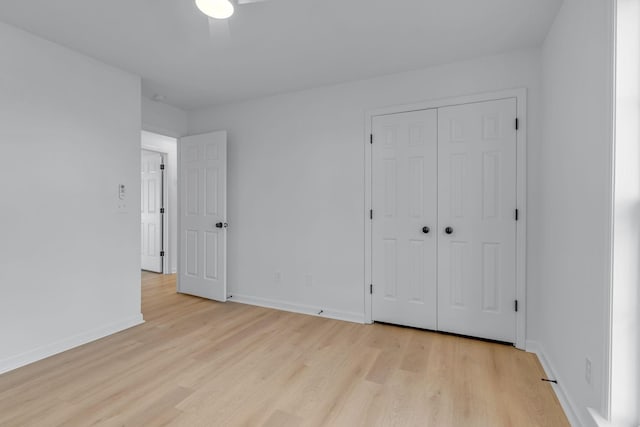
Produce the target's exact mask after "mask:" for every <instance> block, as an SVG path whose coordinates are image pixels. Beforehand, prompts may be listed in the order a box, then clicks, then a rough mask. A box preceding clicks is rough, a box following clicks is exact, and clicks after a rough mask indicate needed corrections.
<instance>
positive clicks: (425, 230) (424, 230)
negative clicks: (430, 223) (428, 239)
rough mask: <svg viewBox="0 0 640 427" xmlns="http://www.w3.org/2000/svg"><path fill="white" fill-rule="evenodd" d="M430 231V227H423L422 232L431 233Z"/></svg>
mask: <svg viewBox="0 0 640 427" xmlns="http://www.w3.org/2000/svg"><path fill="white" fill-rule="evenodd" d="M430 231H431V229H430V228H429V227H422V232H423V233H424V234H429V232H430Z"/></svg>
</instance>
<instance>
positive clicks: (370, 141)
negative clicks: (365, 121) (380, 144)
mask: <svg viewBox="0 0 640 427" xmlns="http://www.w3.org/2000/svg"><path fill="white" fill-rule="evenodd" d="M369 143H370V144H373V134H372V133H371V134H369Z"/></svg>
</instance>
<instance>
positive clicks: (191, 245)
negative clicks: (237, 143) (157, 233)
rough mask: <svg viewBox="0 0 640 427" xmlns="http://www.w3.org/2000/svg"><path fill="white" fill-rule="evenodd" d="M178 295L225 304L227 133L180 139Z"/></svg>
mask: <svg viewBox="0 0 640 427" xmlns="http://www.w3.org/2000/svg"><path fill="white" fill-rule="evenodd" d="M179 149H180V162H179V165H180V204H179V208H180V214H179V219H180V225H179V234H180V235H179V236H178V238H179V240H180V258H179V265H178V291H179V292H181V293H185V294H191V295H196V296H199V297H202V298H208V299H213V300H217V301H226V299H227V264H226V263H227V228H226V227H227V222H226V221H227V133H226V132H224V131H223V132H213V133H208V134H204V135H196V136H188V137H185V138H181V139H180V148H179Z"/></svg>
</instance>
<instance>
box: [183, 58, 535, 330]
mask: <svg viewBox="0 0 640 427" xmlns="http://www.w3.org/2000/svg"><path fill="white" fill-rule="evenodd" d="M516 87H526V88H528V89H529V98H528V101H529V114H530V115H529V120H530V125H529V129H530V135H529V145H530V147H534V148H533V149H532V150H531V152H530V153H529V155H530V157H529V160H530V162H531V163H532V164H533V165H535V162H536V159H537V153H536V148H535V147H536V145H537V144H538V143H539V139H540V131H539V129H540V127H541V123H540V116H539V102H540V99H539V90H540V55H539V50H528V51H522V52H516V53H511V54H506V55H501V56H495V57H489V58H482V59H477V60H473V61H468V62H463V63H456V64H451V65H445V66H440V67H435V68H430V69H425V70H419V71H413V72H408V73H402V74H395V75H390V76H385V77H380V78H376V79H371V80H363V81H358V82H353V83H348V84H342V85H337V86H330V87H322V88H317V89H313V90H307V91H302V92H296V93H290V94H284V95H279V96H274V97H269V98H264V99H258V100H253V101H248V102H244V103H239V104H235V105H228V106H222V107H218V108H214V109H207V110H199V111H192V112H190V114H189V131H190V133H191V134H196V133H202V132H205V131H211V130H222V129H224V130H227V131H228V132H229V195H228V197H229V210H228V212H229V224H230V228H229V258H228V259H229V261H228V265H229V287H230V293H231V294H232V295H234V298H237V297H243V298H245V299H246V298H247V297H248V298H249V299H251V300H252V301H253V302H258V303H260V302H262V303H274V302H275V303H276V305H283V303H290V304H291V305H290V306H289V308H298V309H301V308H302V309H303V311H309V312H312V311H314V310H315V311H318V310H320V309H323V310H324V311H325V314H327V315H330V316H335V317H342V318H348V319H353V320H360V321H362V319H363V312H364V286H363V285H364V146H365V135H364V131H365V123H364V117H365V111H366V110H368V109H373V108H379V107H385V106H390V105H397V104H407V103H413V102H420V101H425V100H433V99H438V98H444V97H452V96H458V95H468V94H475V93H482V92H488V91H494V90H501V89H507V88H516ZM530 171H532V175H533V176H530V179H533V180H534V181H535V173H536V172H535V171H536V168H535V167H531V168H530ZM533 237H535V236H533ZM277 273H280V275H281V278H280V280H278V279H277ZM308 276H311V278H309V277H308Z"/></svg>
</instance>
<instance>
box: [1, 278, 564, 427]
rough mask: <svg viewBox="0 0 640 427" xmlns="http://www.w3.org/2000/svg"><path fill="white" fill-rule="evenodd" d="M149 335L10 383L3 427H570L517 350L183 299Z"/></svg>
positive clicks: (153, 284) (161, 314)
mask: <svg viewBox="0 0 640 427" xmlns="http://www.w3.org/2000/svg"><path fill="white" fill-rule="evenodd" d="M142 282H143V285H142V289H143V313H144V317H145V319H146V321H147V322H146V323H145V324H144V325H141V326H138V327H135V328H132V329H129V330H127V331H123V332H121V333H119V334H116V335H112V336H110V337H107V338H104V339H102V340H99V341H96V342H94V343H90V344H87V345H85V346H82V347H78V348H76V349H73V350H71V351H68V352H65V353H62V354H59V355H57V356H54V357H51V358H49V359H46V360H43V361H40V362H37V363H34V364H32V365H30V366H27V367H24V368H21V369H18V370H15V371H13V372H10V373H8V374H5V375H2V376H0V425H1V426H58V425H59V426H89V425H94V424H100V425H108V426H123V425H127V426H154V425H166V424H169V425H179V426H270V427H281V426H349V427H350V426H436V427H447V426H465V427H466V426H491V427H494V426H518V427H520V426H566V425H568V422H567V419H566V418H565V416H564V414H563V412H562V409H561V408H560V405H559V403H558V401H557V400H556V397H555V395H554V394H553V391H552V390H551V387H550V385H549V384H547V383H544V382H542V381H540V378H541V377H543V375H544V374H543V371H542V368H541V366H540V364H539V362H538V360H537V359H536V357H535V356H534V355H532V354H529V353H525V352H523V351H520V350H516V349H514V348H512V347H508V346H504V345H500V344H493V343H487V342H482V341H477V340H472V339H465V338H460V337H454V336H449V335H441V334H437V333H431V332H425V331H419V330H415V329H408V328H400V327H394V326H389V325H358V324H353V323H347V322H341V321H336V320H330V319H324V318H319V317H312V316H305V315H300V314H293V313H286V312H282V311H276V310H269V309H263V308H258V307H251V306H247V305H241V304H235V303H226V304H221V303H216V302H212V301H206V300H202V299H199V298H194V297H190V296H185V295H177V294H176V293H175V277H174V276H161V275H155V274H150V273H144V274H143V278H142Z"/></svg>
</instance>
